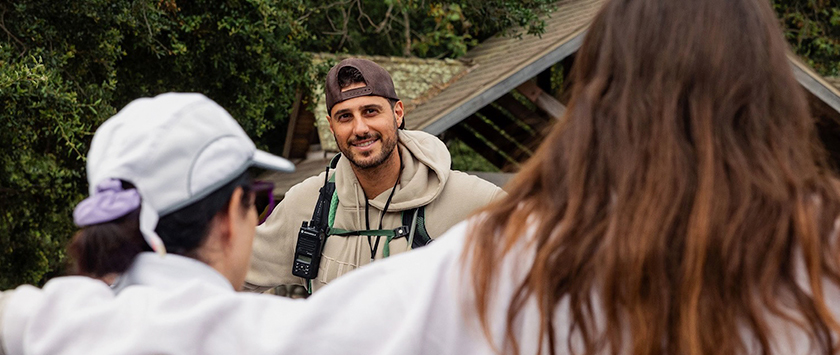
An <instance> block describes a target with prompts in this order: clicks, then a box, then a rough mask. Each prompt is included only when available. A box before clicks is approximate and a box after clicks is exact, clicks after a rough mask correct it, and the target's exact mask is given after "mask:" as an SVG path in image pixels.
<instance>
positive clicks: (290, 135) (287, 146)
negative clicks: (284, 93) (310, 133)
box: [283, 89, 303, 158]
mask: <svg viewBox="0 0 840 355" xmlns="http://www.w3.org/2000/svg"><path fill="white" fill-rule="evenodd" d="M302 98H303V93H302V92H301V90H300V89H297V91H296V92H295V103H294V104H293V105H292V114H291V115H290V116H289V125H288V126H286V140H285V141H284V143H283V157H284V158H291V153H292V140H293V139H294V136H295V126H296V125H297V120H298V116H299V113H300V106H301V99H302Z"/></svg>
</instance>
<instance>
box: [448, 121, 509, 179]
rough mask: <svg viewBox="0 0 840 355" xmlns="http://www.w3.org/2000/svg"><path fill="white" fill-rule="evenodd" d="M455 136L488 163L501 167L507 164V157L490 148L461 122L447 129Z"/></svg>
mask: <svg viewBox="0 0 840 355" xmlns="http://www.w3.org/2000/svg"><path fill="white" fill-rule="evenodd" d="M449 132H452V133H453V134H454V135H455V137H456V138H458V139H459V140H461V142H464V144H466V145H467V146H468V147H470V148H472V150H474V151H475V152H476V153H478V155H481V156H482V157H483V158H484V159H487V161H488V162H490V164H493V165H494V166H496V167H497V168H499V169H501V168H503V167H504V166H505V165H507V164H508V161H507V159H506V158H505V157H504V156H503V155H502V154H501V153H499V152H498V151H496V150H495V149H493V148H491V147H490V146H488V145H487V143H485V142H484V141H482V140H481V139H479V138H478V137H476V136H475V134H473V133H472V132H471V131H470V130H468V129H467V128H465V127H464V125H463V123H461V124H458V125H456V126H453V127H451V128H450V129H449Z"/></svg>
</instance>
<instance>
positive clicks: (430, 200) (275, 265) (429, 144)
mask: <svg viewBox="0 0 840 355" xmlns="http://www.w3.org/2000/svg"><path fill="white" fill-rule="evenodd" d="M398 147H399V149H400V152H401V156H402V160H403V170H402V175H401V177H400V182H399V184H398V185H397V187H396V191H395V192H394V196H393V198H392V199H391V204H390V205H389V206H388V212H387V213H386V215H385V216H384V217H382V216H381V214H382V209H383V208H384V207H385V202H386V200H387V199H388V196H389V195H390V193H391V189H388V190H385V191H384V192H382V193H381V194H380V195H379V196H377V197H376V198H374V199H371V200H370V201H369V204H370V211H369V215H370V226H371V228H376V227H378V225H379V220H380V218H382V228H383V229H393V228H396V227H398V226H400V225H401V224H402V218H401V212H402V211H406V210H410V209H413V208H417V207H420V206H426V207H425V216H426V219H425V221H426V230H427V231H428V233H429V236H430V237H432V238H435V237H437V236H439V235H441V234H443V232H445V231H446V230H447V229H449V227H451V226H453V225H455V224H456V223H457V222H459V221H462V220H464V219H465V218H466V217H467V216H469V214H470V213H472V212H473V211H474V210H476V209H477V208H479V207H482V206H484V205H486V204H487V203H489V202H491V201H493V200H495V199H497V198H499V197H501V196H502V195H503V194H504V192H502V190H501V189H499V188H498V187H497V186H495V185H493V184H491V183H489V182H487V181H485V180H482V179H480V178H478V177H475V176H472V175H468V174H465V173H462V172H459V171H453V170H450V168H449V167H450V165H451V158H450V156H449V151H448V150H447V149H446V145H444V144H443V142H441V141H440V140H439V139H438V138H437V137H435V136H432V135H430V134H428V133H425V132H421V131H405V130H400V131H399V145H398ZM324 174H325V173H321V174H320V175H318V176H315V177H311V178H309V179H306V180H304V181H303V182H301V183H300V184H298V185H295V186H294V187H292V188H291V189H290V190H289V192H288V193H286V198H285V199H283V201H282V202H281V203H280V204H279V205H278V206H277V207H276V208H275V210H274V212H272V214H271V216H269V217H268V220H266V222H265V223H264V224H263V225H261V226H259V227H257V235H256V237H255V239H254V253H253V255H252V257H251V268H250V270H249V272H248V276H247V278H246V288H247V289H250V290H265V289H268V288H271V287H274V286H277V285H290V284H296V285H302V284H303V279H301V278H299V277H296V276H293V275H292V272H291V270H292V261H293V257H294V248H295V243H296V241H297V234H298V230H299V229H300V226H301V222H303V221H309V220H310V219H311V218H312V210H313V209H314V207H315V203H316V201H317V199H318V190H319V189H320V188H321V187H322V186H323V184H324ZM331 174H332V172H331ZM335 183H336V191H337V193H338V199H339V205H338V208H337V209H336V214H335V224H334V225H333V227H334V228H341V229H345V230H362V229H365V227H366V224H365V197H364V196H365V194H364V191H363V190H362V188H361V186H360V185H359V182H358V180H357V179H356V175H355V174H354V173H353V170H352V168H351V167H350V163H349V162H348V161H347V159H344V158H342V159H340V160H339V162H338V166H337V167H336V169H335ZM372 240H373V241H374V242H375V240H376V237H372ZM385 241H386V238H385V237H382V238H381V240H380V243H379V246H378V248H377V251H376V260H380V259H382V257H383V255H382V251H383V249H384V244H385ZM389 247H390V252H391V255H394V254H397V253H401V252H404V251H406V250H407V249H408V248H407V240H406V239H405V238H399V239H394V240H393V241H391V243H390V245H389ZM368 263H370V246H369V244H368V239H367V237H365V236H362V237H360V236H350V237H340V236H331V237H328V238H327V242H326V244H325V246H324V252H323V255H322V257H321V265H320V268H319V271H318V277H317V279H316V280H313V286H314V287H315V289H317V288H319V287H320V286H323V285H325V284H327V283H328V282H330V281H332V280H334V279H335V278H337V277H339V276H341V275H344V274H346V273H348V272H350V271H352V270H353V269H356V268H357V267H359V266H362V265H365V264H368Z"/></svg>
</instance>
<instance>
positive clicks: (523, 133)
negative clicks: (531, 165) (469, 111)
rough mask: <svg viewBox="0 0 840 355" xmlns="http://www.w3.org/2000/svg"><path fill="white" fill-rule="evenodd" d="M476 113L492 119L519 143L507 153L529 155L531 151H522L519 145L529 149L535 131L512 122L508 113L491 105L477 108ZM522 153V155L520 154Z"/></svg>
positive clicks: (517, 155)
mask: <svg viewBox="0 0 840 355" xmlns="http://www.w3.org/2000/svg"><path fill="white" fill-rule="evenodd" d="M478 113H479V114H481V115H482V116H484V117H486V118H488V119H489V120H491V121H493V123H494V124H496V126H497V127H499V128H501V129H502V131H504V133H505V134H506V135H508V136H509V137H510V138H513V140H514V141H516V143H518V144H519V145H518V146H517V147H516V152H513V151H511V152H510V153H509V154H510V155H511V156H516V157H520V156H523V157H530V156H531V154H532V152H528V151H523V149H522V148H521V147H525V148H526V149H528V150H531V149H532V148H533V147H532V146H531V144H533V142H534V138H535V137H536V132H529V131H527V130H526V129H524V128H522V127H521V126H520V125H519V124H517V123H516V122H514V120H513V119H511V118H510V117H508V115H506V114H505V113H504V112H502V111H501V110H499V109H497V108H495V107H493V106H492V105H487V106H484V107H482V108H481V110H478ZM523 153H524V155H521V154H523Z"/></svg>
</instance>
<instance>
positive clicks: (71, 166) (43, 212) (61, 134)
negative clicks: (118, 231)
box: [0, 0, 311, 289]
mask: <svg viewBox="0 0 840 355" xmlns="http://www.w3.org/2000/svg"><path fill="white" fill-rule="evenodd" d="M298 5H299V3H298V2H297V1H294V0H289V1H284V0H281V1H268V0H248V1H235V0H230V1H220V0H219V1H217V0H195V1H189V2H183V3H180V4H179V3H176V2H175V1H173V0H145V1H127V0H123V1H119V0H118V1H103V0H79V1H49V0H24V1H16V2H14V3H8V2H5V1H0V107H2V111H0V127H2V129H0V144H2V145H0V162H2V169H0V170H2V174H0V249H2V252H0V289H6V288H11V287H14V286H16V285H19V284H22V283H34V284H42V283H43V282H44V281H46V280H47V279H48V278H49V277H51V276H53V275H55V274H57V273H61V272H63V266H64V264H65V263H66V260H65V254H64V248H65V245H66V243H67V241H68V239H69V238H70V237H71V236H72V234H73V233H74V231H75V230H76V228H75V227H74V226H73V223H72V220H71V216H72V209H73V206H75V204H76V203H78V202H79V201H80V200H81V199H82V198H83V197H84V196H85V195H86V194H87V191H86V189H87V186H86V185H87V184H86V182H85V175H84V154H85V153H86V152H87V149H88V145H89V144H90V139H91V137H92V135H93V132H94V131H95V128H96V127H98V125H99V124H101V123H102V122H103V121H104V120H105V119H107V118H108V117H110V116H111V115H113V114H114V113H115V112H116V110H117V109H119V108H121V107H122V106H124V105H125V104H126V103H128V102H129V101H131V100H133V99H135V98H138V97H141V96H153V95H156V94H159V93H162V92H167V91H195V92H202V93H204V94H206V95H207V96H208V97H210V98H212V99H213V100H215V101H217V102H218V103H219V104H221V105H222V106H224V107H225V108H226V109H227V110H228V111H230V113H231V114H232V115H233V116H234V117H235V118H236V119H237V120H238V121H239V122H240V123H241V124H242V126H243V127H244V128H245V130H246V131H247V132H248V134H249V135H251V137H253V138H254V139H255V140H256V141H257V144H258V145H260V146H261V147H269V146H280V147H282V142H277V141H276V139H274V138H275V137H284V135H282V134H277V133H282V132H280V131H282V128H280V127H283V126H284V125H283V123H284V122H285V120H286V119H287V117H288V112H289V110H290V108H291V106H292V103H293V100H294V97H295V90H296V88H297V87H299V86H301V85H310V81H311V79H310V78H311V75H310V74H309V67H310V64H309V58H308V56H307V55H306V54H305V53H304V52H302V51H301V50H299V49H298V48H299V47H300V45H299V43H298V42H299V41H300V40H301V39H302V38H304V37H306V36H307V32H306V30H305V29H304V28H303V27H302V26H300V25H299V24H298V22H297V21H296V19H297V17H298V14H297V11H301V10H300V6H298Z"/></svg>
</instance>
